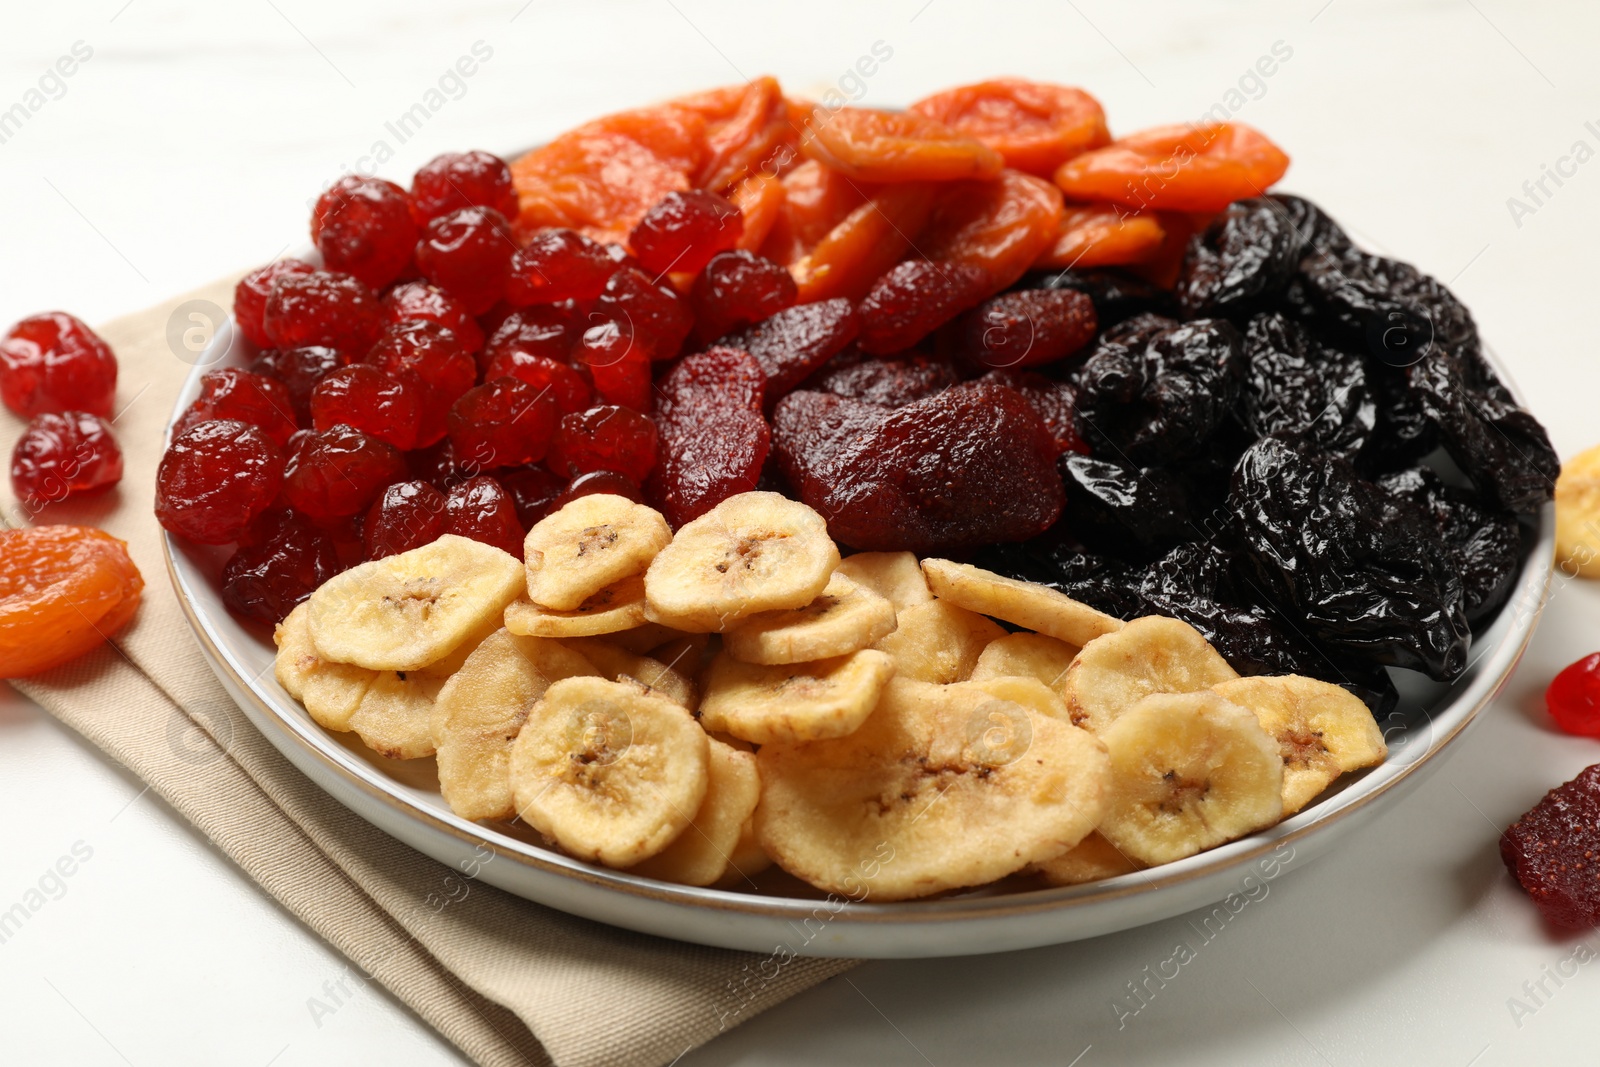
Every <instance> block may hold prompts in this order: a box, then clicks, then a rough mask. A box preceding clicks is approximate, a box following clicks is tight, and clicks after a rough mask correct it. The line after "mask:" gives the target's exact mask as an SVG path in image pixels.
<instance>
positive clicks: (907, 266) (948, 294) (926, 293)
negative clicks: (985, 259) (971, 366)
mask: <svg viewBox="0 0 1600 1067" xmlns="http://www.w3.org/2000/svg"><path fill="white" fill-rule="evenodd" d="M993 288H994V286H993V283H992V282H991V281H990V279H989V272H988V271H986V270H984V269H983V268H982V267H978V266H974V265H971V264H966V263H940V262H935V261H933V260H930V259H908V260H906V261H905V262H903V263H900V264H897V265H896V266H895V267H894V268H892V269H891V270H890V271H889V272H888V273H887V274H885V275H884V276H883V277H881V278H879V279H878V280H877V281H876V282H874V283H873V285H872V288H871V290H869V291H868V292H867V295H866V296H864V297H862V298H861V303H860V304H858V305H856V314H857V315H859V316H860V317H861V337H860V342H859V343H860V345H861V348H862V350H863V351H865V352H872V353H878V354H884V353H889V352H900V351H903V350H904V349H907V348H910V347H911V346H912V345H914V344H916V343H917V342H918V341H920V340H922V339H923V338H924V337H926V336H928V334H930V333H932V332H933V331H934V330H935V329H937V328H938V327H940V326H943V325H944V324H945V323H947V322H949V321H950V320H951V319H953V318H955V317H956V316H957V315H959V314H961V313H962V312H963V311H965V310H967V308H969V307H971V306H972V305H974V304H976V303H977V302H978V301H980V300H982V299H983V298H984V297H986V296H988V295H989V293H990V292H992V291H993Z"/></svg>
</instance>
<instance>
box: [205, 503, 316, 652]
mask: <svg viewBox="0 0 1600 1067" xmlns="http://www.w3.org/2000/svg"><path fill="white" fill-rule="evenodd" d="M342 569H343V568H342V567H340V565H339V550H338V548H337V546H336V545H335V543H334V539H333V538H332V537H331V536H329V535H328V534H327V533H326V532H324V531H322V530H320V529H318V528H317V527H316V526H314V525H313V524H311V523H309V522H307V521H306V520H305V519H304V518H302V517H301V516H299V515H296V514H295V513H294V512H292V511H282V512H279V513H277V515H275V516H274V521H273V522H272V524H271V527H270V529H268V530H267V531H265V535H264V536H263V537H262V538H261V539H260V540H259V541H257V542H255V543H254V544H250V545H245V546H243V547H241V548H240V549H239V550H238V551H237V552H235V553H234V554H233V556H232V557H231V558H230V559H229V560H228V562H227V563H226V564H225V565H224V566H223V568H222V602H223V603H224V604H226V605H227V606H228V609H229V610H230V611H232V612H234V613H235V614H237V615H242V616H244V617H245V618H247V619H255V620H256V621H257V622H264V623H266V624H268V625H269V626H270V625H273V624H275V623H279V622H282V621H283V619H284V617H285V616H287V615H288V614H289V612H291V611H293V610H294V608H295V605H297V604H299V603H300V602H301V601H303V600H305V599H306V598H308V597H310V596H311V594H312V593H314V592H316V591H317V587H318V586H320V585H321V584H322V583H323V582H325V581H327V580H328V579H329V578H332V577H333V576H334V575H336V574H338V573H339V571H340V570H342Z"/></svg>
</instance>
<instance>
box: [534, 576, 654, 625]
mask: <svg viewBox="0 0 1600 1067" xmlns="http://www.w3.org/2000/svg"><path fill="white" fill-rule="evenodd" d="M505 624H506V629H508V630H510V631H511V632H512V633H514V634H521V635H522V636H524V637H594V636H596V635H598V634H613V633H619V632H621V631H623V630H631V629H633V628H634V627H635V626H643V625H645V617H644V576H643V575H640V574H632V575H629V576H628V577H626V578H623V579H622V580H620V581H618V582H617V583H616V584H614V585H608V586H606V587H605V588H604V589H601V590H600V591H599V592H596V593H592V594H590V596H589V597H588V599H586V600H584V602H583V603H581V604H579V605H578V606H577V607H576V608H574V609H572V610H571V611H557V610H555V609H554V608H546V607H542V606H541V605H539V604H535V603H533V602H532V601H531V600H513V601H512V602H511V603H509V604H507V605H506V611H505Z"/></svg>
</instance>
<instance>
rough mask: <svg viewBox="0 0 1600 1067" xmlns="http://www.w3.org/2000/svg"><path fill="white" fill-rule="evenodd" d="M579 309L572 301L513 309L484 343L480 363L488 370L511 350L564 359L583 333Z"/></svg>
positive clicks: (479, 364)
mask: <svg viewBox="0 0 1600 1067" xmlns="http://www.w3.org/2000/svg"><path fill="white" fill-rule="evenodd" d="M578 322H579V320H578V312H577V309H576V308H574V307H573V306H572V305H571V304H570V303H560V304H541V305H539V306H538V307H530V308H523V309H521V310H519V311H513V312H511V313H510V314H508V315H507V316H506V317H505V319H504V320H503V321H502V322H501V323H500V325H499V326H498V327H496V328H495V331H494V333H493V335H491V336H490V338H489V343H488V344H486V345H484V346H483V352H482V354H481V355H480V356H479V358H478V366H479V367H481V368H483V369H484V371H485V377H487V376H488V375H487V371H488V368H489V366H490V365H491V364H494V363H497V362H502V361H504V360H505V359H506V358H507V357H508V356H509V354H510V353H514V352H517V353H526V354H528V355H534V356H548V357H549V358H551V359H560V360H565V359H566V358H567V357H568V355H569V354H570V353H571V352H572V346H573V344H574V343H576V341H577V340H578V338H579V337H580V336H581V335H582V330H581V329H580V328H579V324H578Z"/></svg>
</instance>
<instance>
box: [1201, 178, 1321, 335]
mask: <svg viewBox="0 0 1600 1067" xmlns="http://www.w3.org/2000/svg"><path fill="white" fill-rule="evenodd" d="M1302 247H1303V245H1302V242H1301V238H1300V231H1299V230H1297V229H1296V228H1295V226H1294V221H1293V219H1291V218H1290V216H1289V214H1288V213H1287V212H1286V211H1285V210H1284V209H1283V206H1282V205H1281V204H1279V203H1278V202H1276V201H1274V200H1271V199H1268V198H1267V197H1256V198H1253V199H1250V200H1235V201H1234V202H1233V203H1231V204H1229V205H1228V207H1227V209H1226V210H1224V211H1223V212H1222V214H1220V215H1218V216H1217V217H1216V218H1215V219H1213V220H1211V223H1210V224H1209V225H1208V226H1207V227H1206V228H1205V230H1203V231H1202V232H1200V233H1198V234H1196V235H1195V236H1194V237H1193V238H1191V239H1190V241H1189V248H1188V251H1187V252H1185V253H1184V257H1183V267H1182V268H1181V270H1180V271H1179V274H1178V282H1177V284H1176V285H1175V286H1174V287H1173V292H1174V294H1175V295H1176V296H1177V298H1178V306H1179V307H1180V308H1182V309H1183V313H1184V317H1185V318H1191V319H1193V318H1200V317H1202V316H1210V315H1224V316H1234V315H1245V314H1248V313H1250V312H1251V311H1254V310H1256V309H1257V308H1259V307H1261V306H1262V304H1263V303H1265V302H1267V301H1270V300H1272V299H1273V298H1274V297H1276V296H1278V294H1280V293H1282V292H1283V290H1284V288H1285V287H1286V286H1287V285H1288V284H1289V279H1290V278H1291V277H1292V276H1293V274H1294V272H1295V268H1296V267H1298V266H1299V264H1300V256H1301V250H1302Z"/></svg>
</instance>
